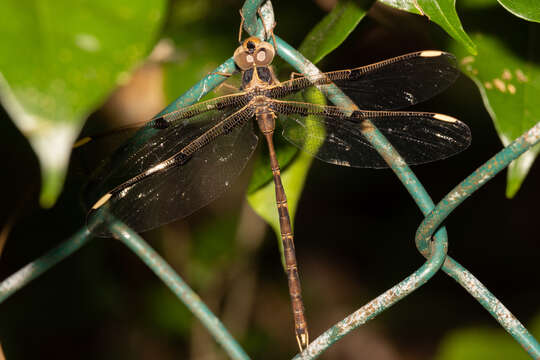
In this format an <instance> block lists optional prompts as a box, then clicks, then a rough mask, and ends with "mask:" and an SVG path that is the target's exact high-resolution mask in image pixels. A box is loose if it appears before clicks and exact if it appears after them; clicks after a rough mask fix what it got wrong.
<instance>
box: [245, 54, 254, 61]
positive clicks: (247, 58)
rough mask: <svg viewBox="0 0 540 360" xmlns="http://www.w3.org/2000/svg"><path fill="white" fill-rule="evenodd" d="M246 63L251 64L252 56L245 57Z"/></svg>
mask: <svg viewBox="0 0 540 360" xmlns="http://www.w3.org/2000/svg"><path fill="white" fill-rule="evenodd" d="M246 61H247V62H248V63H252V62H253V55H247V56H246Z"/></svg>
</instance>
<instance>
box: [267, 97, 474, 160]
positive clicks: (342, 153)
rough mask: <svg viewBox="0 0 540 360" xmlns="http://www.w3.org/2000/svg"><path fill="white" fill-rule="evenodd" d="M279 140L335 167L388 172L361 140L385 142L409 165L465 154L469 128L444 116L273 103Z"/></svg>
mask: <svg viewBox="0 0 540 360" xmlns="http://www.w3.org/2000/svg"><path fill="white" fill-rule="evenodd" d="M272 108H273V109H274V110H275V111H276V112H277V113H278V118H279V119H280V121H281V122H282V123H283V128H284V130H283V136H284V137H285V138H286V139H287V140H289V141H290V142H291V143H292V144H294V145H296V146H297V147H299V148H300V149H302V150H304V151H305V152H307V153H309V154H312V155H313V156H315V157H316V158H318V159H320V160H322V161H325V162H328V163H331V164H336V165H342V166H352V167H368V168H385V167H388V165H387V163H386V162H385V161H384V159H383V158H382V157H381V156H380V155H379V153H378V152H377V151H376V150H375V148H374V147H373V146H372V145H371V144H370V143H369V141H368V140H367V138H366V137H365V136H364V135H363V133H365V134H369V133H370V132H372V131H374V129H373V127H372V125H371V124H373V125H375V127H376V128H377V129H378V130H379V131H380V132H381V133H382V134H383V135H384V136H385V137H386V139H387V140H388V141H389V142H390V143H391V144H392V146H393V147H394V148H395V149H396V150H397V151H398V153H399V154H400V155H401V156H402V157H403V159H404V160H405V162H406V163H407V164H409V165H415V164H423V163H427V162H430V161H435V160H440V159H444V158H447V157H449V156H452V155H454V154H457V153H459V152H460V151H463V150H464V149H466V148H467V146H469V144H470V142H471V133H470V130H469V128H468V127H467V125H465V124H464V123H462V122H461V121H459V120H457V119H454V118H453V117H450V116H448V115H442V114H436V113H423V112H390V111H354V112H352V113H349V114H347V112H346V111H345V110H343V109H340V108H337V107H333V106H320V105H314V104H308V103H294V102H281V101H274V102H273V103H272Z"/></svg>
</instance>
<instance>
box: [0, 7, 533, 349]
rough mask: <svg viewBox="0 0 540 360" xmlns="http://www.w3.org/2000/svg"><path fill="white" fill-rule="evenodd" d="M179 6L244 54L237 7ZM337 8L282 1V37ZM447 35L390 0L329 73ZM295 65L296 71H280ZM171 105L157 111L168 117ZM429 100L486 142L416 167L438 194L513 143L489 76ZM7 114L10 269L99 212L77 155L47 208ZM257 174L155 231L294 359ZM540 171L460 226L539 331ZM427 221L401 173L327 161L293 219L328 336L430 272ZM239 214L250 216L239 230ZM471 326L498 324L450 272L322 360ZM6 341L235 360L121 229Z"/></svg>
mask: <svg viewBox="0 0 540 360" xmlns="http://www.w3.org/2000/svg"><path fill="white" fill-rule="evenodd" d="M179 4H180V5H179ZM170 6H171V12H170V13H171V15H170V18H169V20H168V22H167V24H166V25H165V28H164V30H163V34H164V36H171V37H173V38H175V39H177V41H178V39H181V38H182V37H183V36H192V37H194V38H195V39H191V41H194V42H196V41H198V39H197V37H200V41H201V44H206V43H208V42H209V39H210V40H211V39H214V38H219V39H221V40H222V41H224V42H225V43H224V44H221V45H220V47H223V48H225V49H230V51H229V53H224V54H223V55H222V56H221V57H219V56H217V57H215V58H213V59H212V61H215V62H216V65H217V64H219V63H220V62H221V61H223V60H224V59H226V58H227V57H228V56H230V55H231V54H232V51H233V49H234V48H235V47H236V46H237V45H236V44H237V40H236V38H237V29H238V21H239V17H238V16H237V11H238V8H240V6H241V4H240V3H239V2H235V1H225V2H220V3H219V4H213V5H212V9H211V11H209V12H208V13H207V14H206V15H205V17H204V19H203V20H200V21H197V22H194V23H190V24H188V25H183V24H182V23H179V22H178V19H177V18H175V14H177V12H175V11H174V9H175V6H181V2H179V3H175V4H172V5H170ZM326 6H328V4H323V3H319V4H317V3H313V2H311V1H307V0H304V1H297V2H294V5H293V2H275V3H274V10H275V14H276V18H277V21H278V26H277V28H276V33H277V34H279V35H280V36H281V37H282V38H284V39H286V41H287V42H289V43H290V44H292V45H293V46H298V45H299V44H300V42H301V40H302V39H303V38H304V37H305V35H306V34H307V32H308V31H309V29H311V28H312V27H313V26H314V25H315V24H316V23H317V22H318V21H319V20H320V19H321V17H322V16H324V14H325V7H326ZM298 9H301V10H300V11H299V10H298ZM495 11H504V10H502V9H500V10H495ZM467 16H469V18H471V17H474V12H471V11H469V13H466V14H464V18H465V19H467ZM466 25H467V22H466V21H465V26H466ZM188 32H189V35H188ZM218 34H219V35H218ZM205 38H206V39H205ZM221 40H220V41H221ZM446 41H448V38H447V37H446V35H445V34H444V33H443V32H442V30H440V29H439V28H438V27H437V26H436V25H434V24H432V23H429V22H428V20H427V19H425V18H423V17H420V16H414V15H409V14H405V13H402V12H397V11H394V10H391V9H389V8H386V7H383V6H376V7H374V8H372V10H371V11H370V14H369V16H368V17H367V18H366V19H364V20H363V21H362V22H361V24H360V25H359V26H358V28H357V29H356V30H355V31H354V32H353V33H352V34H351V36H350V37H349V38H348V39H347V40H346V41H345V43H344V44H342V45H341V46H340V47H339V48H338V49H337V50H336V51H335V52H333V53H332V54H331V55H330V56H328V57H327V58H326V59H325V60H324V61H323V62H322V63H321V64H319V67H320V68H321V69H323V70H337V69H341V68H348V67H355V66H359V65H365V64H369V63H371V62H375V61H379V60H382V59H384V58H388V57H392V56H397V55H400V54H403V53H406V52H411V51H417V50H423V49H433V48H435V49H444V48H445V43H446ZM201 51H202V52H204V48H203V49H202V50H201ZM215 52H216V51H215V49H214V50H213V51H212V56H215V55H214V53H215ZM167 66H171V67H174V66H175V64H174V63H173V64H170V65H167ZM154 71H156V68H155V67H153V66H150V65H145V66H144V67H142V68H141V69H140V70H139V72H138V73H137V74H136V75H135V77H134V79H133V80H132V82H131V83H130V84H128V85H127V87H131V90H130V91H131V92H132V93H133V92H134V93H135V94H139V96H140V97H141V98H144V97H145V96H146V94H147V93H151V92H152V91H161V90H160V89H159V88H155V87H153V86H154V85H153V82H152V76H153V75H152V74H153V73H154ZM157 71H161V70H159V69H158V70H157ZM167 71H171V73H172V72H174V69H173V70H170V69H169V70H167V69H165V74H167ZM148 74H150V75H148ZM287 77H288V74H287V70H286V69H283V74H281V78H282V79H285V78H287ZM165 81H166V86H178V87H180V88H182V87H183V90H181V91H179V92H178V94H177V95H180V94H181V93H182V92H183V91H185V90H186V89H187V88H188V87H189V86H190V85H192V83H187V81H186V83H182V79H172V80H170V79H169V80H167V79H166V80H165ZM167 81H173V82H175V83H174V84H173V85H171V84H170V83H167ZM126 91H127V90H126V89H121V90H119V91H118V92H116V93H115V94H113V95H112V97H111V99H110V100H109V101H108V102H107V104H105V105H104V107H103V108H101V109H98V110H97V111H96V113H94V114H93V115H92V116H91V118H90V119H89V123H93V124H96V123H103V122H114V121H115V120H116V119H115V117H117V116H122V115H121V114H122V112H123V111H125V109H123V108H122V105H118V104H122V101H121V99H122V97H123V96H125V92H126ZM123 94H124V95H123ZM119 99H120V100H119ZM164 105H166V104H165V103H163V104H161V106H164ZM157 110H159V109H154V108H151V109H148V110H146V111H147V112H150V114H152V112H153V113H155V112H156V111H157ZM415 110H429V111H436V112H440V113H445V114H449V115H452V116H454V117H457V118H459V119H461V120H462V121H464V122H465V123H467V124H468V125H469V127H470V128H471V131H472V134H473V141H472V145H471V146H470V148H469V149H467V150H466V151H465V152H463V153H461V154H459V155H457V156H454V157H452V158H450V159H447V160H445V161H439V162H436V163H432V164H428V165H422V166H417V167H415V168H414V169H413V170H414V171H415V173H416V175H417V176H418V178H419V179H420V180H421V181H422V183H423V184H424V186H425V187H426V189H427V190H428V192H429V194H430V195H431V196H432V198H433V199H434V201H435V202H437V201H438V200H439V199H441V198H442V197H443V196H444V195H445V194H446V193H448V192H449V191H450V190H451V189H452V188H453V187H454V186H456V185H457V184H458V183H459V182H460V181H461V180H463V179H464V178H465V177H466V176H467V175H469V174H470V173H471V172H472V171H473V170H475V169H476V168H477V167H478V166H480V165H481V164H482V163H483V162H485V161H486V160H488V159H489V158H490V157H491V156H493V155H494V154H495V153H496V152H497V151H499V150H500V149H501V148H502V145H501V143H500V141H499V139H498V137H497V134H496V133H495V130H494V128H493V124H492V122H491V119H490V117H489V115H488V113H487V112H486V110H485V109H484V107H483V105H482V101H481V98H480V95H479V93H478V91H477V89H476V87H475V86H474V84H473V83H472V81H470V80H469V79H468V78H466V77H465V76H461V77H460V78H459V79H458V81H457V82H456V84H455V85H454V86H453V87H451V88H450V89H449V90H448V91H446V92H445V93H444V94H442V95H439V96H437V97H436V98H435V99H433V100H431V101H429V102H425V103H423V104H421V105H420V106H416V107H415ZM111 114H115V115H114V116H113V115H111ZM118 114H120V115H118ZM0 117H1V121H0V131H1V138H2V141H1V142H0V153H1V154H2V159H3V164H2V169H3V171H2V174H3V176H2V177H1V179H0V181H1V189H2V205H1V206H0V224H5V223H6V222H7V221H8V219H9V218H10V217H11V216H12V215H13V214H14V213H18V215H17V217H16V221H15V225H14V227H13V229H12V231H11V233H10V235H9V238H8V240H7V243H6V246H5V248H4V250H3V252H2V253H1V258H0V279H4V278H6V277H7V276H9V275H10V274H12V273H13V272H15V271H17V270H18V269H19V268H21V267H22V266H23V265H25V264H27V263H28V262H30V261H32V260H34V259H35V258H37V257H39V256H40V255H42V254H43V253H45V252H46V251H48V250H49V249H51V248H52V247H54V246H55V245H57V244H58V243H60V242H61V241H62V240H64V239H66V238H68V237H69V236H70V235H72V234H73V233H74V232H75V231H77V230H78V229H79V228H80V227H81V226H83V224H84V218H85V213H84V211H83V210H82V209H81V208H80V206H79V193H80V189H81V184H82V182H83V181H84V177H81V174H82V173H81V172H80V171H79V167H78V165H77V164H73V165H72V171H71V173H70V176H69V177H68V180H67V182H66V185H65V188H64V192H63V194H62V196H61V198H60V199H59V201H58V203H57V204H56V205H55V207H54V208H53V209H50V210H44V209H41V208H40V207H39V205H38V194H39V189H40V175H39V167H38V163H37V160H36V157H35V156H34V155H33V153H32V151H31V149H30V146H29V145H28V143H27V141H26V140H25V139H24V137H23V136H22V135H21V134H20V133H19V132H18V130H17V129H16V128H15V127H14V125H13V124H12V123H11V122H10V119H9V117H8V116H7V114H6V113H5V112H4V111H3V110H1V112H0ZM93 126H96V125H93ZM248 180H249V171H246V172H245V173H244V174H243V176H242V178H241V179H239V180H238V181H237V182H236V185H235V187H234V188H233V190H232V191H231V192H229V193H227V194H226V195H224V196H223V197H221V198H220V199H219V200H218V201H216V202H215V203H213V204H212V205H210V206H209V207H207V208H205V209H203V210H201V211H199V212H197V213H196V214H194V215H193V216H191V217H189V218H188V219H185V220H181V221H177V222H175V223H172V224H170V225H168V226H165V227H162V228H159V229H156V230H153V231H150V232H147V233H145V234H144V238H145V239H146V240H147V241H149V243H150V244H151V245H152V246H153V247H154V248H156V249H157V250H158V251H159V252H160V253H161V254H162V255H163V256H164V257H165V258H166V259H167V260H168V261H169V262H170V263H171V265H172V266H173V267H174V268H175V269H176V270H177V271H178V272H179V274H180V275H181V276H183V277H184V279H186V281H187V282H188V283H189V284H191V285H192V286H193V287H194V288H195V289H196V291H197V292H198V293H199V294H200V295H201V297H202V298H203V300H204V301H205V302H206V303H207V304H209V306H210V307H211V309H212V310H213V311H215V312H216V313H217V314H218V315H219V316H220V317H222V318H223V319H224V321H225V324H226V326H227V327H228V328H230V329H231V330H232V331H233V334H234V335H235V337H236V338H238V339H239V340H240V342H241V343H242V345H243V346H245V349H246V350H247V351H248V353H249V354H250V355H251V356H252V357H253V358H267V359H270V358H286V357H291V356H292V355H293V354H294V353H295V352H296V351H297V347H296V341H295V339H294V336H293V330H292V319H291V316H290V312H289V311H290V310H289V299H288V293H287V283H286V279H285V276H284V274H283V270H282V268H281V264H280V260H279V253H278V250H277V246H276V245H277V242H276V238H275V236H274V233H273V232H272V231H271V230H270V229H269V228H267V227H264V224H262V222H261V220H260V219H259V218H258V217H257V216H256V215H254V214H253V213H252V212H251V211H250V210H249V209H248V208H247V206H246V204H245V195H244V194H245V193H244V191H245V187H246V184H247V182H248ZM539 181H540V168H539V166H538V164H535V165H533V167H532V170H531V172H530V174H529V175H528V177H527V179H526V180H525V182H524V184H523V187H522V189H521V190H520V191H519V192H518V194H517V196H516V197H515V198H514V199H512V200H508V199H506V198H505V195H504V194H505V185H506V179H505V174H500V175H498V176H497V177H496V178H495V179H493V180H492V181H490V182H489V183H487V184H486V186H485V187H484V188H482V189H481V190H480V191H478V192H477V193H475V194H474V195H473V196H472V197H471V198H470V199H468V200H467V201H466V202H465V203H464V204H463V205H461V206H460V207H459V208H458V209H456V210H455V211H454V212H453V213H452V215H451V216H450V217H449V218H448V220H447V221H446V223H445V225H446V226H447V229H448V233H449V254H450V255H451V256H453V257H454V258H455V259H456V260H457V261H458V262H460V263H461V264H463V265H464V266H465V267H466V268H467V269H469V270H470V271H471V272H472V273H473V274H474V275H475V276H476V277H478V278H479V279H480V280H481V281H482V282H483V283H484V284H485V285H486V286H487V287H488V288H489V289H490V290H491V291H492V292H493V293H494V294H495V295H496V296H497V297H498V298H499V299H500V300H501V301H502V302H503V303H504V304H505V305H506V306H507V307H508V308H509V309H510V310H511V311H512V312H513V314H514V315H516V316H517V317H518V319H520V320H521V321H522V322H523V323H524V324H525V325H527V324H529V323H530V321H531V320H532V319H533V317H534V316H535V315H537V314H538V310H539V306H538V295H539V293H538V279H539V277H540V267H539V266H538V265H537V262H538V259H539V257H538V254H539V252H538V250H539V249H540V245H539V244H540V242H539V236H538V231H537V229H538V224H537V221H538V212H537V210H536V209H537V204H538V200H539V199H540V187H538V186H537V184H538V183H539ZM421 220H422V216H421V213H420V211H419V210H418V208H417V207H416V205H415V203H414V202H413V200H412V198H411V197H410V196H409V195H408V193H407V191H406V190H405V188H404V187H403V186H402V184H401V183H400V182H399V180H398V179H397V178H396V177H395V176H394V174H393V173H392V172H391V171H390V170H371V169H351V168H343V167H338V166H332V165H329V164H326V163H322V162H319V161H314V162H313V166H312V168H311V170H310V172H309V174H308V177H307V179H306V185H305V189H304V192H303V194H302V198H301V200H300V203H299V206H298V211H297V214H296V220H295V239H296V240H295V241H296V251H297V258H298V262H299V265H300V271H301V279H302V285H303V290H304V301H305V304H306V308H307V316H308V322H309V324H310V333H311V338H312V339H314V338H315V337H317V336H318V335H319V334H321V333H322V332H323V331H325V330H326V329H327V328H328V327H329V326H331V325H333V324H334V323H335V322H337V321H339V320H341V319H342V318H343V317H345V316H346V315H348V314H349V313H351V312H353V311H354V310H356V309H357V308H359V307H360V306H362V305H363V304H365V303H366V302H368V301H369V300H371V299H372V298H374V297H376V296H377V295H379V294H380V293H382V292H383V291H385V290H386V289H388V288H390V287H392V286H393V285H395V284H396V283H397V282H399V281H401V280H402V279H404V278H405V277H406V276H407V275H409V274H411V273H412V272H413V271H415V270H416V269H417V268H418V267H420V266H421V264H422V263H423V261H424V259H423V257H422V256H421V255H420V254H419V253H418V252H417V250H416V249H415V246H414V234H415V231H416V228H417V227H418V225H419V224H420V222H421ZM238 223H242V229H243V230H242V232H241V233H240V235H239V233H238V232H237V225H238ZM239 239H244V242H243V243H241V242H239ZM468 327H475V328H476V327H485V328H493V329H499V328H498V325H497V323H496V322H495V320H494V319H493V318H492V317H491V316H490V315H489V313H488V312H486V311H485V310H484V309H483V308H482V307H481V306H480V305H479V304H478V303H477V302H476V301H475V300H474V299H473V298H472V297H471V296H469V295H468V294H467V293H466V291H465V290H464V289H462V288H461V287H460V286H459V285H458V284H457V283H455V282H454V281H453V280H452V279H450V278H449V277H448V276H447V275H445V274H444V273H442V272H440V273H438V274H437V275H435V276H434V277H433V279H432V280H431V281H429V282H428V283H427V284H426V285H425V286H423V287H422V288H420V289H419V290H418V291H416V292H415V293H413V294H412V295H410V296H409V297H407V298H406V299H404V300H403V301H401V302H400V303H398V304H397V305H396V306H394V307H393V308H391V309H389V310H388V311H386V312H384V313H383V314H382V315H381V316H379V317H378V318H376V319H375V320H373V321H371V322H369V323H368V324H367V325H365V326H363V327H361V328H359V329H358V330H356V331H355V332H353V333H352V334H349V335H348V336H346V337H345V338H344V339H342V340H341V341H340V342H339V343H337V344H335V345H334V346H333V347H332V348H331V349H330V350H329V351H327V352H326V353H325V354H324V355H323V357H324V358H327V359H353V358H354V359H431V358H434V357H437V354H439V351H440V346H441V344H442V343H443V342H444V339H445V337H446V336H447V335H448V334H449V333H450V332H455V331H459V329H463V328H468ZM0 342H1V344H2V347H3V349H4V352H5V354H6V358H7V359H31V358H36V357H40V358H45V359H48V358H55V359H64V358H65V359H68V358H78V359H94V358H101V359H107V358H111V359H112V358H135V359H173V358H186V357H191V358H197V359H203V358H204V359H207V358H208V359H214V358H216V359H217V358H223V357H224V354H223V352H222V351H221V350H220V349H218V347H217V346H214V342H213V340H212V339H211V338H209V337H208V335H207V334H206V332H205V331H204V329H203V328H202V327H201V326H200V325H199V324H198V322H197V321H196V320H193V319H192V317H191V315H190V314H189V313H188V312H187V310H185V308H184V306H183V304H181V303H180V302H179V301H177V300H176V298H174V296H173V295H172V293H170V292H169V291H168V289H166V288H165V286H164V285H163V284H161V283H160V282H159V281H158V280H157V279H156V277H155V276H154V275H153V274H152V273H151V272H150V271H149V269H148V268H146V266H144V265H143V263H142V262H141V261H140V260H139V259H138V258H136V257H135V256H134V255H133V254H132V253H131V252H130V251H128V250H127V249H126V248H125V247H124V246H123V245H122V244H121V243H119V242H117V241H116V240H112V239H96V240H93V241H91V242H90V243H89V244H88V245H86V246H85V247H83V248H82V249H81V250H80V251H78V252H77V253H75V254H74V255H73V256H71V257H69V258H68V259H66V260H65V261H63V262H62V263H61V264H60V265H58V266H56V267H54V268H53V269H52V270H50V271H49V272H47V273H46V274H45V275H43V276H42V277H40V278H39V279H37V280H35V281H34V282H32V283H31V284H30V285H28V286H27V287H26V288H24V289H23V290H21V291H19V292H18V293H17V294H15V295H13V296H12V297H11V298H10V299H8V300H7V301H6V302H5V303H3V304H2V305H1V306H0ZM515 346H516V347H518V345H517V344H516V345H515Z"/></svg>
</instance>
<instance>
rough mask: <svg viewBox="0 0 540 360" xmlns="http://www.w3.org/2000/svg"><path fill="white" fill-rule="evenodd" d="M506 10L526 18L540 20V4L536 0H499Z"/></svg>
mask: <svg viewBox="0 0 540 360" xmlns="http://www.w3.org/2000/svg"><path fill="white" fill-rule="evenodd" d="M497 1H498V2H499V4H501V5H502V6H503V7H504V8H505V9H506V10H508V11H510V12H511V13H512V14H514V15H516V16H517V17H520V18H522V19H525V20H529V21H536V22H540V6H538V1H536V0H497Z"/></svg>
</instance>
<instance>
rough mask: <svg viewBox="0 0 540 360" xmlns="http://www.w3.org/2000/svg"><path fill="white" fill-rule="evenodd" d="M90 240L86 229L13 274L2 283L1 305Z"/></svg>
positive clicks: (0, 286)
mask: <svg viewBox="0 0 540 360" xmlns="http://www.w3.org/2000/svg"><path fill="white" fill-rule="evenodd" d="M90 239H92V237H91V236H90V232H89V231H88V229H87V228H86V227H84V228H83V229H81V230H79V231H78V232H77V233H76V234H75V235H73V236H72V237H70V238H69V239H68V240H66V241H64V242H63V243H61V244H60V245H58V246H56V247H55V248H53V249H52V250H50V251H49V252H47V253H46V254H45V255H43V256H41V257H39V258H37V259H36V260H34V261H32V262H31V263H29V264H27V265H26V266H24V267H23V268H21V269H20V270H18V271H17V272H15V273H13V274H11V275H10V276H9V277H8V278H6V279H5V280H4V281H2V282H1V283H0V304H1V303H2V302H4V301H5V300H6V299H7V298H9V297H10V296H11V295H13V294H14V293H15V292H17V291H19V290H20V289H22V288H23V287H24V286H26V285H27V284H28V283H29V282H31V281H32V280H34V279H35V278H37V277H39V276H40V275H41V274H43V273H44V272H46V271H47V270H49V269H50V268H52V267H53V266H54V265H56V264H58V263H59V262H60V261H62V260H64V259H65V258H67V257H68V256H70V255H71V254H73V253H74V252H75V251H77V250H79V249H80V248H81V247H82V246H83V245H85V244H86V243H87V242H88V241H90Z"/></svg>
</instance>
